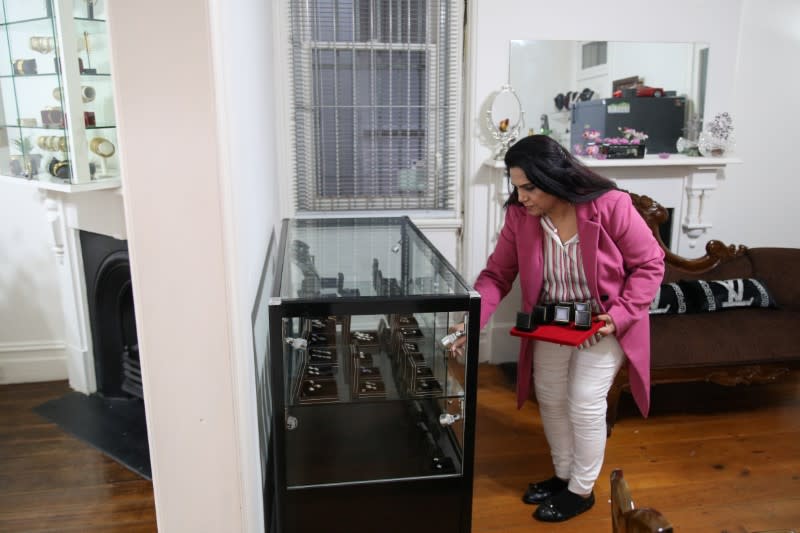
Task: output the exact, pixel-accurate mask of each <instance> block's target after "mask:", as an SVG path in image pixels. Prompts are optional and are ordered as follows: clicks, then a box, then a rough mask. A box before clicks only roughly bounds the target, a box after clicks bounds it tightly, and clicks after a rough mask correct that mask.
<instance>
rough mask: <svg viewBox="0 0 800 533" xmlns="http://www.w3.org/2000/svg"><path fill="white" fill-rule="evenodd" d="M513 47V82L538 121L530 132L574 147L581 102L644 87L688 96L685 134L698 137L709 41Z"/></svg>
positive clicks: (533, 43)
mask: <svg viewBox="0 0 800 533" xmlns="http://www.w3.org/2000/svg"><path fill="white" fill-rule="evenodd" d="M510 47H511V48H510V55H509V58H510V60H509V81H510V84H511V85H512V86H514V87H515V88H516V90H517V92H518V94H519V99H520V102H521V106H522V108H523V109H525V110H527V112H528V114H529V115H531V116H534V117H539V124H535V125H531V127H530V129H529V130H528V132H527V133H528V134H532V133H548V134H550V135H551V136H552V137H553V138H555V139H556V140H558V141H559V142H560V143H561V144H562V145H564V146H570V131H571V128H572V126H573V124H572V111H573V109H574V106H575V104H576V103H577V102H580V101H582V100H585V99H586V97H587V96H589V99H591V100H597V99H608V98H611V97H612V96H613V93H614V91H615V90H620V91H622V90H624V89H629V90H630V89H631V88H635V87H636V86H639V87H641V86H645V87H651V88H653V89H660V90H662V91H664V93H666V94H672V93H671V92H669V91H674V94H675V95H677V96H685V97H686V124H685V125H684V130H685V131H684V132H683V136H684V137H686V138H688V139H693V140H696V139H697V135H698V134H699V124H700V120H701V119H702V116H703V109H704V106H705V88H706V72H707V67H708V53H709V49H708V45H707V44H705V43H667V42H623V41H527V40H525V41H522V40H520V41H511V43H510ZM655 92H656V93H657V92H658V91H655ZM628 94H630V91H627V92H626V95H628ZM644 94H648V93H644ZM649 94H650V95H652V94H653V91H650V92H649ZM559 95H560V97H559ZM559 104H560V105H559ZM695 117H699V119H698V118H695ZM575 126H576V127H578V125H577V124H576V125H575Z"/></svg>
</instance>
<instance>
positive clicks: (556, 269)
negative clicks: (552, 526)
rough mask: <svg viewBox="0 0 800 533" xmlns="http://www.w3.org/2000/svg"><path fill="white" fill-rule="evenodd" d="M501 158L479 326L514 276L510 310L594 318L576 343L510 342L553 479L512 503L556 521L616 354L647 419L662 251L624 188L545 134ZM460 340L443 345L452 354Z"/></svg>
mask: <svg viewBox="0 0 800 533" xmlns="http://www.w3.org/2000/svg"><path fill="white" fill-rule="evenodd" d="M505 164H506V168H507V170H508V175H509V178H510V180H511V184H512V185H513V186H514V190H513V192H512V193H511V195H510V197H509V199H508V201H507V202H506V216H505V222H504V225H503V229H502V231H501V232H500V236H499V238H498V241H497V246H496V247H495V249H494V252H493V253H492V255H491V256H490V257H489V260H488V263H487V265H486V268H485V269H484V270H483V271H482V272H481V273H480V275H479V276H478V279H477V280H476V282H475V289H476V290H477V291H478V292H479V293H480V295H481V319H480V320H481V328H483V327H484V326H485V325H486V323H487V322H488V321H489V318H490V316H491V315H492V313H493V312H494V310H495V309H496V308H497V305H498V304H499V303H500V300H501V299H502V298H503V297H505V295H506V294H508V292H509V290H510V289H511V286H512V283H513V282H514V279H515V278H516V277H517V275H519V277H520V285H521V288H522V307H523V309H524V310H525V311H526V312H531V310H532V308H533V307H534V306H535V305H537V304H542V303H553V302H559V301H589V302H590V303H591V306H592V309H593V311H594V313H596V314H597V316H596V318H597V319H599V320H602V321H603V322H605V325H604V326H603V327H601V328H600V330H599V331H598V333H597V334H596V335H595V336H594V337H593V338H591V339H589V340H588V341H586V342H585V343H584V344H583V345H581V346H579V347H568V346H561V345H557V344H553V343H548V342H544V341H533V340H528V339H523V340H522V346H521V349H520V354H519V363H518V366H517V372H518V379H517V383H518V385H517V404H518V407H521V406H522V404H523V403H524V401H525V400H526V399H527V397H528V394H529V388H530V379H529V377H530V375H531V371H533V382H534V389H535V392H536V398H537V403H538V405H539V411H540V413H541V418H542V426H543V428H544V433H545V436H546V438H547V442H548V444H549V446H550V453H551V456H552V459H553V466H554V470H555V475H554V476H553V477H552V478H550V479H547V480H544V481H539V482H536V483H531V484H530V485H529V486H528V489H527V490H526V491H525V494H524V495H523V498H522V499H523V501H524V502H525V503H529V504H539V506H538V507H537V509H536V511H535V512H534V513H533V516H534V518H536V519H538V520H542V521H547V522H560V521H563V520H568V519H570V518H572V517H574V516H576V515H578V514H580V513H582V512H585V511H587V510H589V509H590V508H591V507H592V505H594V493H593V491H592V489H593V487H594V483H595V481H596V480H597V477H598V475H599V474H600V469H601V467H602V465H603V456H604V453H605V443H606V423H605V417H606V409H607V405H606V395H607V393H608V390H609V388H610V387H611V384H612V382H613V380H614V377H615V376H616V374H617V371H618V370H619V368H620V366H621V365H622V364H623V362H624V360H625V359H626V358H627V361H628V364H629V370H630V371H629V376H630V384H631V391H632V393H633V397H634V399H635V400H636V403H637V405H638V406H639V409H640V410H641V412H642V414H643V415H644V416H647V412H648V408H649V402H650V377H649V376H650V323H649V318H648V309H649V307H650V303H651V302H652V300H653V298H654V297H655V294H656V292H657V290H658V288H659V285H660V284H661V280H662V278H663V274H664V252H663V251H662V250H661V248H660V247H659V245H658V243H657V242H656V240H655V238H654V237H653V235H652V233H651V231H650V229H649V228H648V226H647V225H646V224H645V222H644V220H643V219H642V218H641V216H640V215H639V213H638V212H637V211H636V209H635V208H634V207H633V204H632V203H631V199H630V196H629V195H628V194H627V193H625V192H622V191H619V190H617V188H616V185H615V184H614V182H612V181H611V180H608V179H606V178H604V177H602V176H599V175H598V174H595V173H594V172H592V171H591V170H589V169H588V168H587V167H586V166H584V165H582V164H581V163H580V162H579V161H577V160H576V159H575V158H574V157H572V156H571V155H570V154H568V153H567V152H566V150H564V149H563V148H562V147H561V145H559V144H558V143H557V142H556V141H554V140H553V139H551V138H550V137H547V136H544V135H532V136H530V137H526V138H524V139H522V140H520V141H519V142H518V143H516V144H515V145H513V146H512V147H511V148H510V149H509V150H508V152H507V153H506V156H505ZM465 341H466V339H465V338H464V337H461V338H460V339H458V341H457V342H456V343H455V344H454V346H453V348H452V350H454V351H455V352H456V355H459V354H461V352H462V350H463V346H464V342H465Z"/></svg>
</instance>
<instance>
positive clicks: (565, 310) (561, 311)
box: [553, 305, 569, 324]
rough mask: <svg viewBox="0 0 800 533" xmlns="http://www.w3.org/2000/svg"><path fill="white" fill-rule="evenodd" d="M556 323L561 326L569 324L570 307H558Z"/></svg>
mask: <svg viewBox="0 0 800 533" xmlns="http://www.w3.org/2000/svg"><path fill="white" fill-rule="evenodd" d="M553 321H554V322H558V323H559V324H569V307H567V306H563V305H557V306H556V316H555V318H554V319H553Z"/></svg>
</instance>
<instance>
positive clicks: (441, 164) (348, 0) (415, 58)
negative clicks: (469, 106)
mask: <svg viewBox="0 0 800 533" xmlns="http://www.w3.org/2000/svg"><path fill="white" fill-rule="evenodd" d="M290 2H291V9H290V16H291V45H292V46H291V67H292V68H291V70H292V84H293V92H292V94H293V117H294V123H293V124H292V125H291V130H292V134H293V135H294V159H295V170H296V178H295V197H296V203H297V204H296V207H297V209H298V210H299V211H342V210H385V209H399V210H406V209H452V208H453V196H454V194H453V193H454V187H455V179H456V157H457V134H458V132H457V125H456V122H457V117H458V114H457V99H458V93H457V91H458V87H459V77H460V69H459V65H460V60H461V53H460V43H461V31H462V26H461V24H462V22H461V17H462V12H461V10H460V9H459V8H458V2H457V1H456V0H290Z"/></svg>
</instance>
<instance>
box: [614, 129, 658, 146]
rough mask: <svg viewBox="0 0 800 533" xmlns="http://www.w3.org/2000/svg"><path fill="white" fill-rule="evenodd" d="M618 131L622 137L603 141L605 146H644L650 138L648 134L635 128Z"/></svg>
mask: <svg viewBox="0 0 800 533" xmlns="http://www.w3.org/2000/svg"><path fill="white" fill-rule="evenodd" d="M617 129H618V130H619V132H620V134H621V135H620V136H619V137H609V138H607V139H603V142H604V143H605V144H642V143H644V142H645V141H646V140H647V138H648V135H647V134H646V133H644V132H643V131H638V130H635V129H633V128H622V127H620V128H617Z"/></svg>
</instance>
